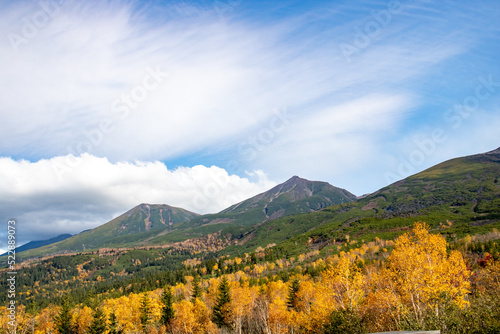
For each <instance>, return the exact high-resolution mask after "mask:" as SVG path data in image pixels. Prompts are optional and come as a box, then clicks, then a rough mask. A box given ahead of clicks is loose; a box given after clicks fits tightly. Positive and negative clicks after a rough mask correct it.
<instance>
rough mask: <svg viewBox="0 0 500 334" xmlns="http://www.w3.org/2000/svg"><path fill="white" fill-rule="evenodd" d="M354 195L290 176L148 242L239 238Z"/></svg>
mask: <svg viewBox="0 0 500 334" xmlns="http://www.w3.org/2000/svg"><path fill="white" fill-rule="evenodd" d="M354 200H356V196H355V195H353V194H351V193H350V192H348V191H347V190H344V189H341V188H337V187H334V186H332V185H330V184H329V183H327V182H319V181H309V180H306V179H302V178H300V177H298V176H293V177H292V178H290V179H289V180H287V181H286V182H284V183H282V184H279V185H277V186H275V187H274V188H272V189H270V190H268V191H266V192H263V193H261V194H258V195H256V196H254V197H252V198H249V199H247V200H245V201H243V202H240V203H237V204H235V205H232V206H230V207H229V208H227V209H225V210H222V211H221V212H219V213H217V214H208V215H203V216H200V217H198V218H196V219H193V220H191V221H188V222H186V223H184V224H180V225H179V226H177V227H176V230H175V231H172V232H171V233H168V234H164V235H160V236H158V237H155V238H152V239H151V240H150V243H152V244H165V243H168V242H175V241H182V240H186V239H190V238H198V237H202V236H204V235H207V234H210V233H220V234H221V235H231V237H236V238H238V237H242V236H243V235H245V234H247V233H248V231H249V230H252V229H254V228H258V226H259V225H260V224H262V223H264V222H267V221H273V220H275V219H277V218H280V217H284V216H291V215H295V214H299V213H309V212H314V211H318V210H321V209H323V208H325V207H328V206H331V205H333V204H342V203H349V202H352V201H354Z"/></svg>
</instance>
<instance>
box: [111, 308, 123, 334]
mask: <svg viewBox="0 0 500 334" xmlns="http://www.w3.org/2000/svg"><path fill="white" fill-rule="evenodd" d="M122 333H123V330H122V329H120V328H119V326H118V320H117V319H116V314H115V312H114V311H113V312H112V313H111V314H110V315H109V332H108V334H122Z"/></svg>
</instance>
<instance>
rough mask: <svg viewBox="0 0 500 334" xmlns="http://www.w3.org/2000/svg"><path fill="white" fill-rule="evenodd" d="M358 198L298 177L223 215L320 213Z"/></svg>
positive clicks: (275, 215)
mask: <svg viewBox="0 0 500 334" xmlns="http://www.w3.org/2000/svg"><path fill="white" fill-rule="evenodd" d="M355 199H356V196H355V195H353V194H351V193H350V192H348V191H347V190H345V189H341V188H337V187H334V186H332V185H331V184H329V183H328V182H320V181H309V180H307V179H303V178H300V177H299V176H297V175H294V176H292V177H291V178H290V179H288V180H287V181H285V182H283V183H281V184H278V185H277V186H275V187H273V188H272V189H270V190H268V191H266V192H264V193H261V194H258V195H256V196H254V197H252V198H249V199H247V200H245V201H243V202H240V203H238V204H235V205H233V206H231V207H229V208H227V209H225V210H223V211H222V212H221V213H231V214H237V213H243V212H248V211H249V210H253V209H254V208H263V209H261V211H263V213H264V214H265V217H263V218H264V219H274V218H277V217H279V216H282V215H289V214H294V213H301V212H310V211H316V210H320V209H322V208H324V207H326V206H330V205H333V204H340V203H347V202H351V201H353V200H355Z"/></svg>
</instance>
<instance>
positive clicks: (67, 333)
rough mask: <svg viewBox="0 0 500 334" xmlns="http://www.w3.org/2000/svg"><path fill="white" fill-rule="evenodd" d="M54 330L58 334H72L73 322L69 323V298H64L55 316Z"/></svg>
mask: <svg viewBox="0 0 500 334" xmlns="http://www.w3.org/2000/svg"><path fill="white" fill-rule="evenodd" d="M54 321H55V325H56V330H57V332H58V333H59V334H72V333H73V332H74V331H73V324H72V323H71V304H70V301H69V298H64V299H63V301H62V305H61V310H60V311H59V313H58V314H57V315H56V316H55V319H54Z"/></svg>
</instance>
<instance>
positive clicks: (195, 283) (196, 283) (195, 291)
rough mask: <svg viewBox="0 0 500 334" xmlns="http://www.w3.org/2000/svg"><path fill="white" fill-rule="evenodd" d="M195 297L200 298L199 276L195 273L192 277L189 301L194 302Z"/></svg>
mask: <svg viewBox="0 0 500 334" xmlns="http://www.w3.org/2000/svg"><path fill="white" fill-rule="evenodd" d="M196 298H201V285H200V278H199V276H198V275H196V276H195V277H194V279H193V287H192V288H191V302H193V303H194V302H195V301H196Z"/></svg>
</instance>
